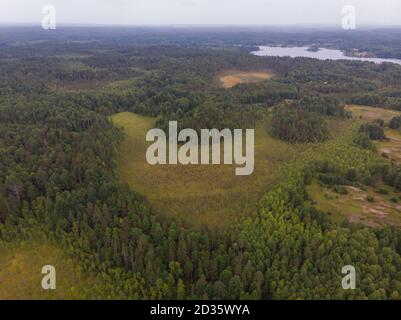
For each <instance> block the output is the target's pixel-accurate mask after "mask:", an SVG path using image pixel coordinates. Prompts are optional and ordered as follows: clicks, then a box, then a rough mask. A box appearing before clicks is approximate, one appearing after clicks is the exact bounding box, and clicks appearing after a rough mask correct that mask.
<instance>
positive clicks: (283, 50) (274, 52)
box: [251, 46, 401, 65]
mask: <svg viewBox="0 0 401 320" xmlns="http://www.w3.org/2000/svg"><path fill="white" fill-rule="evenodd" d="M308 48H309V47H270V46H259V50H258V51H254V52H251V53H252V54H254V55H256V56H274V57H291V58H297V57H305V58H315V59H319V60H354V61H367V62H374V63H383V62H390V63H396V64H399V65H401V59H384V58H364V57H348V56H346V55H344V53H343V52H342V51H340V50H336V49H325V48H321V49H319V51H316V52H313V51H308Z"/></svg>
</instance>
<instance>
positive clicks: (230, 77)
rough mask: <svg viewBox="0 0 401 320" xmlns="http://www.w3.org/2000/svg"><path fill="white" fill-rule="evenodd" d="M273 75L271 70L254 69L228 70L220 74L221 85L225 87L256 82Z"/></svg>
mask: <svg viewBox="0 0 401 320" xmlns="http://www.w3.org/2000/svg"><path fill="white" fill-rule="evenodd" d="M272 77H273V74H272V73H270V72H262V71H254V72H252V71H251V72H241V71H232V72H226V73H224V74H221V75H219V76H218V81H219V85H220V86H221V87H223V88H225V89H229V88H232V87H235V86H236V85H238V84H240V83H256V82H261V81H265V80H269V79H271V78H272Z"/></svg>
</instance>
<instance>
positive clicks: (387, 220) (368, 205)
mask: <svg viewBox="0 0 401 320" xmlns="http://www.w3.org/2000/svg"><path fill="white" fill-rule="evenodd" d="M345 188H346V190H347V192H348V194H346V195H342V194H338V193H336V192H334V191H333V190H331V189H329V188H327V187H326V186H321V185H319V183H318V182H316V181H314V182H313V183H312V185H310V186H308V187H307V191H308V194H309V196H310V198H311V199H312V200H313V201H314V202H315V203H316V207H317V208H318V209H320V210H322V211H325V212H329V213H330V214H331V215H332V218H333V219H334V220H337V221H339V220H342V219H344V218H345V219H348V220H349V221H350V222H353V223H361V224H363V225H366V226H369V227H378V226H381V225H385V224H388V225H395V226H401V197H400V194H399V193H397V192H395V191H394V190H393V189H391V188H390V187H388V186H385V185H382V186H378V187H376V188H372V187H365V188H364V189H365V190H362V189H361V188H356V187H351V186H345ZM379 190H380V191H381V192H378V191H379ZM383 190H384V193H386V194H383ZM368 196H370V197H372V198H371V199H370V200H373V201H368Z"/></svg>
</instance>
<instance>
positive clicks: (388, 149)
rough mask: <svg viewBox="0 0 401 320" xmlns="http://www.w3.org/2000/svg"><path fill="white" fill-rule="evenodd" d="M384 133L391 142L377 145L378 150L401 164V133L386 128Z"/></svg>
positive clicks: (382, 142)
mask: <svg viewBox="0 0 401 320" xmlns="http://www.w3.org/2000/svg"><path fill="white" fill-rule="evenodd" d="M384 133H385V134H386V137H387V138H388V139H389V140H388V141H381V142H379V143H377V147H378V150H379V151H380V153H381V154H383V155H385V156H386V157H388V158H389V159H391V160H393V161H395V162H398V163H401V132H400V131H397V130H392V129H389V128H386V129H385V130H384Z"/></svg>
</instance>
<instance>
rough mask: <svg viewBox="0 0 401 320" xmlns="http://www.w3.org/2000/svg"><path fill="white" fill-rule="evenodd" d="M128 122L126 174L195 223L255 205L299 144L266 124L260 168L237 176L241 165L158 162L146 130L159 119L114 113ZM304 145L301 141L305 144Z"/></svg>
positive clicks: (163, 207)
mask: <svg viewBox="0 0 401 320" xmlns="http://www.w3.org/2000/svg"><path fill="white" fill-rule="evenodd" d="M112 120H113V122H114V124H115V125H117V126H120V127H123V128H124V131H125V135H126V136H125V140H124V142H123V143H122V145H121V147H120V155H119V159H118V164H119V165H118V168H119V175H120V179H121V180H122V181H124V182H127V183H128V184H129V185H130V186H131V187H132V188H133V189H134V190H136V191H138V192H139V193H141V194H142V195H144V196H146V198H147V199H148V201H149V202H150V204H151V205H152V207H154V208H155V209H156V210H157V211H158V212H161V213H165V214H167V215H170V216H173V217H178V218H182V219H183V220H184V221H186V222H189V223H191V224H194V225H202V224H208V225H212V226H224V225H227V224H230V223H231V222H234V221H235V220H236V218H238V217H240V216H241V215H243V214H246V213H247V212H249V211H250V210H253V209H254V208H255V206H256V203H257V201H258V200H259V199H260V197H261V195H263V194H264V193H265V192H266V191H268V190H269V189H270V188H271V187H272V186H273V185H274V184H275V183H276V182H277V181H278V179H279V168H280V166H281V165H284V164H286V163H288V162H289V161H290V160H291V159H293V158H294V157H295V156H296V150H297V148H298V147H295V146H290V145H288V144H286V143H284V142H281V141H279V140H275V139H273V138H271V137H270V136H269V135H268V134H267V132H266V130H265V129H264V128H265V127H266V125H265V124H263V123H260V124H259V125H258V126H257V128H256V130H255V171H254V173H253V174H252V175H250V176H236V175H235V167H236V166H235V165H187V166H185V165H180V164H178V165H164V166H161V165H156V166H151V165H149V164H148V163H147V161H146V157H145V155H146V149H147V147H148V145H150V143H147V142H146V141H145V136H146V132H147V131H148V130H149V129H150V128H153V127H154V123H155V120H154V119H152V118H148V117H142V116H139V115H136V114H133V113H129V112H124V113H119V114H116V115H114V116H113V117H112ZM300 148H301V147H300Z"/></svg>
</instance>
